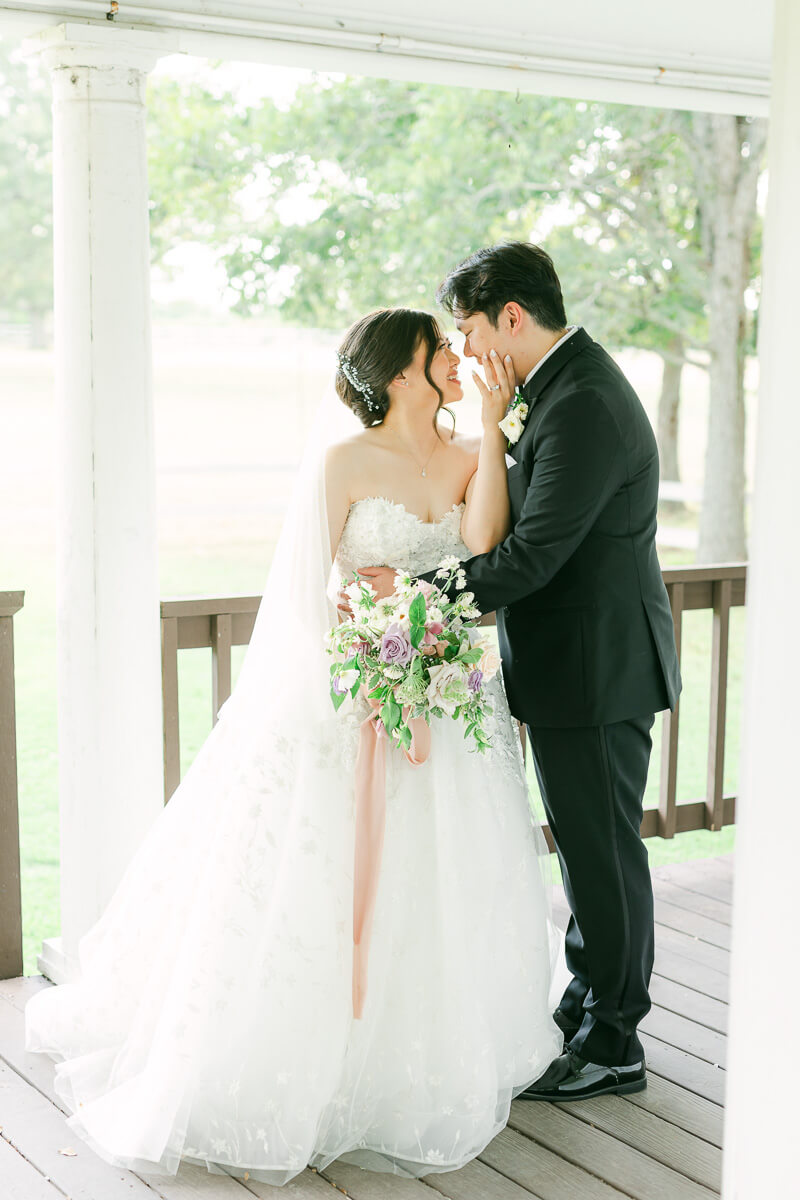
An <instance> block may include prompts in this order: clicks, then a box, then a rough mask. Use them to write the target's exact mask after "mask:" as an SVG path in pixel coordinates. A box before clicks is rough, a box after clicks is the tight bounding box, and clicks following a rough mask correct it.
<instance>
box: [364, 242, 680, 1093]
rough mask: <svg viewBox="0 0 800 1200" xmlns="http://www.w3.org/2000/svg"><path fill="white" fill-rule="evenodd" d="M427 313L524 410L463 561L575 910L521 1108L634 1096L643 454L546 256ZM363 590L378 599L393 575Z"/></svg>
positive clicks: (624, 398)
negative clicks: (543, 1041)
mask: <svg viewBox="0 0 800 1200" xmlns="http://www.w3.org/2000/svg"><path fill="white" fill-rule="evenodd" d="M437 299H438V300H439V301H440V302H441V303H442V305H443V306H444V307H445V308H446V309H447V310H448V311H449V312H450V313H451V314H452V315H453V317H454V318H455V323H456V326H457V328H458V329H459V330H460V331H461V332H462V333H463V334H464V335H465V337H466V342H465V345H464V353H465V354H466V355H467V356H468V357H475V358H477V359H479V360H481V361H483V362H484V364H485V365H486V366H489V365H490V363H492V362H494V363H496V364H499V363H501V362H503V360H506V358H507V356H508V357H510V360H511V361H510V363H509V364H508V370H509V371H512V370H513V375H514V376H515V379H516V382H517V384H519V385H521V391H522V394H523V397H524V400H525V402H526V404H527V408H528V414H527V417H526V419H525V421H524V425H523V428H522V431H521V433H520V435H519V437H518V440H517V441H516V442H515V443H513V444H512V445H510V447H509V449H510V455H509V456H508V458H507V461H508V463H509V468H508V490H509V497H510V502H511V524H512V528H511V532H510V533H509V535H508V537H506V539H505V541H503V542H501V543H500V544H499V545H497V546H495V548H494V549H493V550H491V551H489V553H488V554H479V555H476V556H475V557H474V558H470V559H468V560H467V561H466V562H465V563H464V564H463V566H464V570H465V571H466V576H467V588H468V589H469V590H470V591H472V592H474V593H475V602H476V604H477V605H478V607H479V608H480V609H481V610H482V611H483V612H491V611H496V612H497V630H498V637H499V641H500V650H501V653H502V659H503V677H504V680H505V685H506V691H507V693H508V700H509V705H510V708H511V711H512V713H513V714H514V715H515V716H516V717H517V718H518V719H519V720H520V721H522V722H524V723H525V724H526V725H527V727H528V734H529V738H530V744H531V749H532V752H533V759H534V765H535V768H536V775H537V778H538V780H539V787H540V789H541V793H542V800H543V802H544V807H545V811H546V813H547V817H548V821H549V824H550V829H551V832H552V834H553V839H554V841H555V845H556V852H557V854H558V858H559V862H560V864H561V873H562V877H563V881H564V890H565V892H566V896H567V900H568V902H569V907H570V910H571V916H570V919H569V924H568V926H567V931H566V943H565V950H566V962H567V966H568V967H569V970H570V972H571V974H572V979H571V981H570V983H569V985H568V987H567V988H566V990H565V992H564V994H563V996H562V998H561V1001H560V1004H559V1006H558V1008H557V1009H556V1011H555V1013H554V1014H553V1016H554V1020H555V1021H556V1023H557V1024H558V1025H559V1027H560V1028H561V1029H562V1030H563V1032H564V1038H565V1048H564V1053H562V1054H561V1055H560V1056H559V1057H558V1058H557V1059H555V1061H554V1062H552V1063H551V1064H550V1066H549V1067H548V1068H547V1070H546V1071H545V1073H544V1074H543V1075H542V1076H541V1077H540V1078H539V1079H537V1080H536V1081H535V1082H534V1083H533V1084H532V1085H531V1086H530V1087H529V1088H528V1089H527V1091H526V1092H524V1093H523V1098H527V1099H531V1100H558V1101H563V1100H577V1099H582V1098H584V1097H587V1096H594V1095H599V1094H605V1093H609V1092H633V1091H639V1090H641V1089H642V1088H644V1087H645V1086H646V1069H645V1056H644V1049H643V1047H642V1043H641V1041H640V1040H639V1037H638V1035H637V1032H636V1027H637V1025H638V1024H639V1022H640V1021H641V1020H642V1018H643V1017H644V1016H645V1014H646V1013H647V1012H648V1011H649V1009H650V998H649V995H648V986H649V982H650V974H651V971H652V966H653V950H654V931H653V892H652V886H651V881H650V871H649V867H648V860H647V850H646V848H645V846H644V844H643V842H642V840H641V837H640V835H639V827H640V824H641V820H642V796H643V794H644V789H645V783H646V780H647V768H648V763H649V759H650V748H651V739H650V730H651V727H652V725H653V721H654V719H655V716H654V715H655V713H656V712H659V711H660V710H662V709H665V708H673V707H674V705H675V702H676V700H677V697H678V693H679V691H680V688H681V682H680V673H679V668H678V657H677V653H676V649H675V639H674V633H673V624H672V615H671V612H670V606H669V600H668V598H667V593H666V589H665V587H664V583H663V580H662V577H661V570H660V567H659V563H658V558H657V556H656V547H655V534H656V507H657V503H658V477H659V468H658V451H657V449H656V442H655V438H654V436H653V432H652V429H651V427H650V423H649V421H648V419H647V416H646V414H645V412H644V409H643V408H642V405H641V402H640V401H639V399H638V397H637V395H636V393H635V392H634V390H633V388H632V387H631V386H630V384H629V383H628V381H627V379H626V378H625V376H624V375H623V374H622V372H621V371H620V369H619V367H617V365H616V363H615V362H614V361H613V359H611V358H610V357H609V355H608V354H607V353H606V352H605V350H603V348H602V347H601V346H599V345H598V344H597V343H596V342H594V341H592V339H591V337H590V336H589V334H588V333H586V331H585V330H584V329H582V328H579V327H576V326H568V325H567V318H566V314H565V312H564V303H563V300H562V296H561V285H560V283H559V279H558V276H557V275H556V272H555V269H554V267H553V263H552V261H551V259H550V258H549V256H548V255H547V254H546V253H545V252H544V250H542V249H541V248H540V247H538V246H534V245H530V244H528V243H522V242H511V243H504V244H502V245H499V246H492V247H490V248H488V249H484V250H479V251H477V253H475V254H473V255H471V256H470V257H469V258H468V259H466V260H465V261H464V262H463V263H461V265H460V266H458V267H456V268H455V270H453V271H452V272H451V273H450V274H449V275H448V276H447V278H446V279H445V280H444V282H443V283H442V285H441V287H440V288H439V291H438V292H437ZM492 351H495V353H496V355H497V356H498V357H496V358H495V357H493V356H492V355H491V352H492ZM487 378H490V379H491V378H494V372H491V373H490V374H489V375H488V376H487ZM523 411H524V410H523ZM365 574H368V575H369V576H370V577H371V580H372V582H373V584H374V585H375V586H376V589H377V591H378V593H379V594H380V595H384V594H386V595H388V594H389V593H390V592H391V591H392V589H393V572H391V571H389V570H388V569H386V568H378V569H374V570H369V571H368V572H365ZM423 578H426V576H423ZM427 578H428V579H429V580H432V579H433V573H430V574H429V575H428V576H427Z"/></svg>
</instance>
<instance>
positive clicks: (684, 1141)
mask: <svg viewBox="0 0 800 1200" xmlns="http://www.w3.org/2000/svg"><path fill="white" fill-rule="evenodd" d="M653 878H654V888H655V895H656V922H657V925H656V967H655V974H654V976H653V981H652V999H653V1008H652V1010H651V1011H650V1013H649V1014H648V1016H647V1019H646V1020H645V1021H644V1023H643V1025H642V1027H641V1031H642V1033H643V1041H644V1042H645V1046H646V1052H647V1058H648V1087H647V1090H646V1091H644V1092H639V1093H636V1094H635V1095H632V1096H626V1097H622V1096H604V1097H599V1098H597V1099H596V1100H584V1101H582V1102H580V1103H573V1104H560V1105H555V1104H543V1103H526V1102H524V1101H515V1103H514V1105H513V1106H512V1112H511V1118H510V1120H509V1123H508V1127H507V1128H506V1129H505V1130H503V1132H502V1133H501V1134H499V1135H498V1137H496V1138H495V1140H494V1141H493V1142H492V1143H491V1145H489V1146H488V1147H487V1149H486V1150H485V1151H484V1153H483V1154H481V1155H480V1157H479V1158H478V1159H476V1160H475V1161H473V1162H471V1163H469V1164H468V1165H467V1166H466V1167H464V1168H463V1169H462V1170H460V1171H456V1172H452V1173H450V1174H446V1175H431V1176H429V1177H428V1178H427V1179H426V1180H423V1181H414V1180H404V1179H400V1178H398V1177H396V1176H391V1175H375V1174H371V1173H369V1172H366V1171H362V1170H360V1169H359V1168H356V1167H349V1166H346V1165H344V1164H341V1165H340V1164H336V1163H334V1164H333V1165H332V1166H331V1167H329V1168H328V1170H326V1171H325V1173H324V1175H320V1174H317V1173H316V1172H313V1171H306V1172H305V1173H304V1174H303V1175H301V1176H298V1177H297V1178H296V1179H295V1180H293V1181H292V1182H291V1183H290V1184H287V1185H286V1187H284V1188H272V1187H268V1186H266V1185H264V1184H260V1183H257V1182H253V1181H247V1182H246V1183H245V1182H242V1181H241V1180H238V1179H233V1178H230V1177H227V1176H218V1175H210V1174H209V1173H208V1172H207V1171H206V1170H205V1168H204V1167H192V1166H189V1165H188V1164H184V1165H183V1166H182V1167H181V1169H180V1171H179V1172H178V1174H177V1176H175V1177H172V1176H158V1177H155V1176H144V1177H139V1176H137V1175H135V1174H132V1173H131V1172H128V1171H122V1170H117V1169H115V1168H113V1167H110V1166H108V1164H106V1163H105V1162H104V1161H103V1160H102V1159H100V1158H98V1157H97V1156H96V1155H95V1154H94V1153H93V1152H92V1151H91V1150H90V1149H89V1148H88V1147H87V1146H86V1145H85V1144H84V1143H83V1142H81V1141H80V1140H75V1139H73V1137H72V1134H71V1131H70V1130H68V1129H67V1127H66V1126H65V1125H64V1119H63V1115H62V1112H61V1111H60V1109H59V1107H58V1101H57V1100H56V1097H55V1095H54V1093H53V1090H52V1078H53V1064H52V1063H51V1062H50V1060H49V1059H47V1058H46V1057H45V1056H43V1055H33V1054H30V1055H29V1054H26V1053H25V1050H24V1038H23V1008H24V1005H25V1002H26V1000H27V998H28V997H29V996H30V995H31V994H32V993H33V992H34V991H36V990H37V989H38V988H40V987H47V986H50V985H49V984H48V983H47V981H46V980H44V979H43V978H42V977H41V976H31V977H28V978H23V979H11V980H5V981H0V1196H2V1197H3V1200H60V1198H63V1197H64V1196H67V1197H74V1198H75V1200H123V1197H124V1198H125V1200H158V1198H161V1200H193V1198H195V1197H203V1198H204V1200H248V1196H257V1197H262V1198H263V1197H267V1196H274V1197H276V1200H278V1198H284V1200H286V1198H291V1200H325V1198H328V1200H335V1197H336V1196H337V1195H338V1196H341V1195H345V1196H349V1197H351V1198H352V1200H437V1193H438V1194H439V1195H442V1196H446V1197H450V1200H531V1198H532V1197H533V1198H534V1200H613V1198H614V1197H620V1196H627V1197H632V1198H634V1200H702V1198H706V1200H709V1198H710V1197H713V1196H716V1195H718V1194H719V1188H720V1177H721V1145H722V1114H723V1109H722V1103H723V1094H724V1080H725V1074H724V1066H725V1030H726V1012H727V1006H726V998H727V984H728V950H729V940H730V924H731V906H730V905H731V884H732V862H731V856H725V857H721V858H713V859H701V860H696V861H694V862H689V863H681V864H676V865H670V866H667V867H660V868H658V869H657V870H656V871H654V873H653ZM559 904H560V905H561V907H560V910H559V914H558V915H559V917H563V919H564V920H563V922H562V924H563V923H565V921H566V915H565V914H566V908H565V906H564V904H563V895H562V896H560V897H559ZM73 1151H74V1153H73Z"/></svg>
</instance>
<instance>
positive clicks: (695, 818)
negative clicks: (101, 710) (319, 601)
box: [161, 563, 747, 850]
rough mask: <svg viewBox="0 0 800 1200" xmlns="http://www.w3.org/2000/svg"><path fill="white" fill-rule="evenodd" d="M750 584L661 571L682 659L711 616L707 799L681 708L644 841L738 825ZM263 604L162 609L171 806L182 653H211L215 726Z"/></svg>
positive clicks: (234, 600) (669, 726)
mask: <svg viewBox="0 0 800 1200" xmlns="http://www.w3.org/2000/svg"><path fill="white" fill-rule="evenodd" d="M746 580H747V566H746V564H744V563H734V564H731V565H722V566H713V567H684V568H680V569H679V570H669V571H665V572H664V582H665V583H666V585H667V592H668V594H669V598H670V603H671V605H672V615H673V620H674V622H675V639H676V642H677V645H678V654H679V655H680V652H681V640H682V639H681V634H682V629H683V614H684V613H685V612H690V611H693V610H697V609H711V610H712V611H713V614H714V626H713V639H712V647H711V711H710V721H709V736H708V771H707V780H706V794H705V796H704V797H703V798H702V799H695V800H691V801H684V802H683V803H681V804H679V803H678V802H677V780H678V729H679V721H680V704H679V705H678V707H677V708H676V710H675V712H674V713H669V712H667V713H665V714H664V716H663V718H662V720H663V737H662V746H661V783H660V792H659V804H658V808H652V809H646V810H645V813H644V819H643V821H642V837H663V838H671V837H674V836H675V834H676V833H686V832H688V831H689V830H694V829H712V830H719V829H721V828H722V827H723V825H730V824H732V823H733V822H734V821H735V819H736V798H735V796H726V795H724V794H723V786H722V780H723V770H724V765H725V716H726V711H727V692H728V640H729V627H730V610H731V608H733V607H735V606H737V605H743V604H744V603H745V586H746ZM259 601H260V597H259V596H235V597H223V598H214V597H202V598H198V599H194V600H164V601H162V603H161V646H162V666H163V699H164V794H165V797H166V799H169V797H170V796H171V795H172V793H173V792H174V791H175V788H176V787H177V786H178V784H179V782H180V731H179V725H178V651H179V650H183V649H190V648H200V647H204V646H206V647H208V646H210V647H211V652H212V659H211V663H212V666H211V671H212V674H211V709H212V712H211V716H212V721H216V719H217V713H218V711H219V709H220V707H221V705H222V704H223V703H224V701H225V700H227V698H228V696H229V695H230V691H231V649H232V647H233V646H243V645H246V644H247V642H248V641H249V640H250V635H251V633H252V631H253V625H254V623H255V618H256V613H257V611H258V605H259ZM523 744H524V740H523ZM544 832H545V836H546V838H547V841H548V844H549V845H550V849H551V850H552V849H554V847H553V842H552V838H551V836H550V830H549V828H547V827H546V826H545V827H544Z"/></svg>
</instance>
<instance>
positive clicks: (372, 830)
mask: <svg viewBox="0 0 800 1200" xmlns="http://www.w3.org/2000/svg"><path fill="white" fill-rule="evenodd" d="M369 703H370V705H371V706H372V712H370V714H369V716H368V717H366V718H365V719H364V720H363V721H362V723H361V732H360V735H359V742H358V756H357V758H356V780H355V782H356V829H355V864H354V871H353V1016H354V1017H355V1018H356V1019H360V1018H361V1015H362V1013H363V1011H364V998H365V997H366V994H367V965H368V958H369V943H370V937H371V936H372V917H373V913H374V911H375V897H376V895H377V893H378V875H379V872H380V865H381V857H382V855H383V835H384V832H385V830H386V730H385V729H384V727H383V725H382V724H381V723H380V712H379V709H380V706H379V704H378V701H377V700H370V701H369ZM403 720H404V721H408V709H407V708H404V709H403ZM408 727H409V729H410V730H411V745H410V747H409V748H408V749H407V750H404V753H405V756H406V758H407V759H408V761H409V762H410V763H411V765H412V767H420V766H422V764H423V763H424V762H425V761H426V759H427V757H428V755H429V754H430V750H431V731H430V729H429V727H428V725H427V722H426V721H424V720H423V718H422V717H412V719H411V720H410V721H408Z"/></svg>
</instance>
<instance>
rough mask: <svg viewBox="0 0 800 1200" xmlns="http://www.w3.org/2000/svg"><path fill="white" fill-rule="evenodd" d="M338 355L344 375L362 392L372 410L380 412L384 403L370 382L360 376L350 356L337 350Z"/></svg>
mask: <svg viewBox="0 0 800 1200" xmlns="http://www.w3.org/2000/svg"><path fill="white" fill-rule="evenodd" d="M336 357H337V359H338V360H339V369H340V371H341V372H342V374H343V375H344V377H345V379H346V380H347V382H348V383H349V384H350V385H351V386H352V387H354V388H355V389H356V391H357V392H360V393H361V395H362V396H363V397H364V403H365V404H366V406H367V408H368V409H369V411H370V412H380V411H381V408H382V407H383V405H382V404H381V402H380V400H376V399H375V394H374V392H373V390H372V388H371V387H370V385H369V384H368V383H363V382H362V380H361V379H360V377H359V374H358V371H357V370H356V369H355V367H354V366H353V364H352V362H351V360H350V358H349V357H348V356H347V355H346V354H340V353H339V352H338V350H337V352H336Z"/></svg>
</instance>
